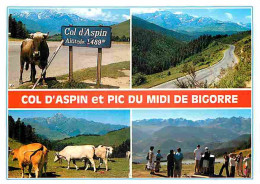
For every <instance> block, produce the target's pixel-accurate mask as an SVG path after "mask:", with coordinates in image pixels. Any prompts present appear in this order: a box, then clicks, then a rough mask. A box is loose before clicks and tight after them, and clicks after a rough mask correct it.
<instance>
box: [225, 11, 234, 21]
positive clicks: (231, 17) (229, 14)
mask: <svg viewBox="0 0 260 184" xmlns="http://www.w3.org/2000/svg"><path fill="white" fill-rule="evenodd" d="M225 15H226V16H227V18H228V19H230V20H232V19H233V15H232V14H231V13H225Z"/></svg>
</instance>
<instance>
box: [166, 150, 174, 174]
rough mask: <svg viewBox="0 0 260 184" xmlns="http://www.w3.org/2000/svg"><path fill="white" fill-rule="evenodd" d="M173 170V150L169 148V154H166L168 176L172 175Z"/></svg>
mask: <svg viewBox="0 0 260 184" xmlns="http://www.w3.org/2000/svg"><path fill="white" fill-rule="evenodd" d="M173 170H174V152H173V150H170V154H168V155H167V173H168V178H170V177H171V178H172V177H173Z"/></svg>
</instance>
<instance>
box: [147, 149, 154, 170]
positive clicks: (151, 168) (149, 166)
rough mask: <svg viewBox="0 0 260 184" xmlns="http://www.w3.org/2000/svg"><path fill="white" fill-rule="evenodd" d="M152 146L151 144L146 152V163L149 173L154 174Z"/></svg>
mask: <svg viewBox="0 0 260 184" xmlns="http://www.w3.org/2000/svg"><path fill="white" fill-rule="evenodd" d="M153 150H154V147H153V146H151V147H150V150H149V152H148V155H147V157H148V163H147V169H148V170H151V172H150V174H154V153H153Z"/></svg>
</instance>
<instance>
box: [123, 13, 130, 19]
mask: <svg viewBox="0 0 260 184" xmlns="http://www.w3.org/2000/svg"><path fill="white" fill-rule="evenodd" d="M122 17H123V18H124V19H126V20H129V19H130V15H126V14H123V15H122Z"/></svg>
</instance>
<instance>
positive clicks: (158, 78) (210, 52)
mask: <svg viewBox="0 0 260 184" xmlns="http://www.w3.org/2000/svg"><path fill="white" fill-rule="evenodd" d="M227 48H228V45H226V44H223V43H221V42H213V43H211V44H210V45H209V46H208V47H207V48H206V49H204V50H203V51H202V52H200V53H198V54H195V55H192V56H190V57H188V58H187V59H185V60H184V61H183V62H182V63H181V64H179V65H177V66H176V67H171V68H169V69H168V70H165V71H163V72H159V73H155V74H151V75H145V77H146V79H147V82H146V83H144V84H142V85H139V86H133V87H134V88H151V87H153V86H156V85H159V84H162V83H165V82H168V81H170V80H174V79H177V78H179V77H183V76H185V75H186V74H185V73H183V72H182V70H183V68H184V67H186V66H187V65H194V66H195V69H196V71H198V70H201V69H204V68H207V67H209V66H212V65H214V64H216V63H217V62H219V61H220V60H221V59H222V58H223V56H224V51H225V50H226V49H227ZM169 73H170V75H169ZM135 77H136V75H133V78H135Z"/></svg>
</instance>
